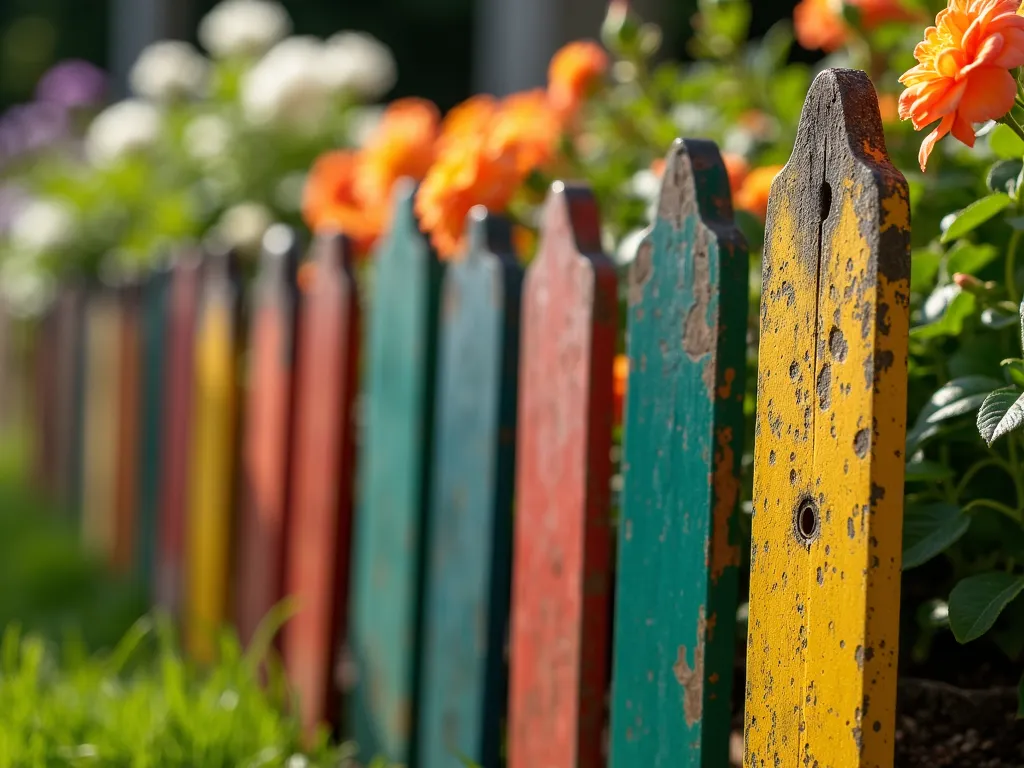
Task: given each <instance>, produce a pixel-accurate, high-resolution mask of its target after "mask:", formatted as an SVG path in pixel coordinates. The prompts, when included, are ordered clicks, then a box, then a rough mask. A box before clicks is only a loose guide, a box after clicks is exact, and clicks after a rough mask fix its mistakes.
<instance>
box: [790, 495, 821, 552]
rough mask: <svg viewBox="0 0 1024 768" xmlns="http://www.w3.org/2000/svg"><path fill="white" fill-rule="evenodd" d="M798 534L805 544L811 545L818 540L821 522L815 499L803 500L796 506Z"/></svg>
mask: <svg viewBox="0 0 1024 768" xmlns="http://www.w3.org/2000/svg"><path fill="white" fill-rule="evenodd" d="M794 522H795V524H796V526H795V527H796V533H797V536H799V537H800V538H801V539H802V540H803V541H804V542H805V543H808V544H809V543H810V542H812V541H814V540H815V539H816V538H818V528H819V526H820V520H819V515H818V505H817V504H816V503H815V502H814V499H811V498H803V499H801V500H800V503H799V504H797V506H796V519H795V520H794Z"/></svg>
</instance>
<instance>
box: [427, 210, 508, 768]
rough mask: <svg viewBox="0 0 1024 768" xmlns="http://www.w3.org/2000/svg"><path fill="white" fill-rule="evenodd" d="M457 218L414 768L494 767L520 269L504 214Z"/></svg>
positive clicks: (502, 686) (448, 282)
mask: <svg viewBox="0 0 1024 768" xmlns="http://www.w3.org/2000/svg"><path fill="white" fill-rule="evenodd" d="M468 227H469V233H470V237H469V246H468V249H467V252H466V254H465V256H464V257H463V258H462V259H461V260H459V261H458V262H457V263H455V264H454V265H453V266H451V267H450V268H449V269H448V271H447V273H446V275H445V280H444V289H443V291H442V296H441V319H440V328H439V331H438V380H437V382H438V383H437V417H436V418H437V423H436V426H435V438H436V439H435V442H434V450H433V452H432V454H433V461H434V469H433V483H434V495H433V501H432V504H431V507H430V521H429V529H430V539H429V543H428V547H427V582H426V586H427V597H426V603H425V604H426V609H425V610H426V614H425V616H424V631H423V646H424V650H423V654H424V656H423V665H422V681H423V682H422V685H423V688H422V691H423V693H422V704H421V709H420V712H421V717H420V724H419V763H418V765H419V766H420V767H421V768H451V766H454V765H456V764H457V762H456V759H457V756H459V755H462V756H465V757H467V758H469V759H471V760H473V761H474V762H475V763H476V764H478V765H482V766H497V765H498V761H499V758H500V747H501V717H502V714H503V712H504V709H505V696H506V688H507V686H506V683H505V680H506V670H505V654H504V651H505V632H506V627H507V623H508V601H509V582H510V579H511V562H510V559H511V535H512V486H513V483H514V476H515V467H514V462H515V425H516V383H517V374H518V361H519V349H518V347H519V298H520V290H521V287H522V281H523V270H522V267H521V266H520V264H519V262H518V260H517V259H516V256H515V253H514V252H513V249H512V243H511V230H510V227H509V224H508V221H507V220H505V219H501V218H498V217H493V216H491V217H489V216H487V214H486V212H485V211H484V209H483V208H479V209H476V210H474V211H473V212H472V213H471V215H470V220H469V224H468Z"/></svg>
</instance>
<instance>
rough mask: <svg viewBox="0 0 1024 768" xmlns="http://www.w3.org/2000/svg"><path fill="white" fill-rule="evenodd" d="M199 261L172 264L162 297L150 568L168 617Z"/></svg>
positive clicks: (177, 550) (177, 580)
mask: <svg viewBox="0 0 1024 768" xmlns="http://www.w3.org/2000/svg"><path fill="white" fill-rule="evenodd" d="M202 270H203V262H202V260H201V258H200V257H199V255H198V254H195V253H186V254H183V255H182V257H181V258H180V259H179V261H178V263H177V264H175V265H174V268H173V271H172V274H171V285H170V294H169V296H168V315H167V333H166V342H165V343H166V347H165V352H164V354H165V358H164V365H165V369H164V371H165V372H164V396H163V414H162V418H161V422H160V423H161V428H160V432H161V440H160V445H161V457H160V465H161V472H160V481H159V486H158V487H159V489H160V493H159V496H160V506H159V511H158V515H159V519H158V523H157V529H158V534H157V536H158V547H157V563H156V594H157V603H158V605H160V606H161V607H162V608H163V609H164V610H167V611H170V612H171V613H172V614H174V615H179V614H180V613H181V611H182V602H183V600H184V581H185V529H186V525H185V522H186V512H187V507H188V489H189V485H190V476H191V472H190V460H189V456H190V455H191V450H192V449H191V446H192V431H193V430H192V423H193V412H192V411H193V409H192V404H193V400H194V388H195V327H196V313H197V305H198V302H199V286H200V280H201V276H202Z"/></svg>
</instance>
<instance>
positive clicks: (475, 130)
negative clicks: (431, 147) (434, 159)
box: [437, 94, 498, 153]
mask: <svg viewBox="0 0 1024 768" xmlns="http://www.w3.org/2000/svg"><path fill="white" fill-rule="evenodd" d="M497 112H498V102H497V101H496V100H495V98H494V97H493V96H488V95H486V94H483V95H480V96H473V97H471V98H469V99H466V100H465V101H464V102H462V103H461V104H459V105H458V106H457V107H453V108H452V109H451V110H449V111H448V114H447V115H445V116H444V122H442V123H441V135H440V137H439V138H438V140H437V152H438V153H441V152H443V151H444V150H445V149H446V148H447V147H448V146H449V145H450V144H452V143H454V142H458V141H462V140H463V139H465V138H467V137H472V136H479V135H483V134H484V133H486V131H487V129H488V126H489V125H490V123H491V121H492V120H493V119H494V116H495V115H496V114H497Z"/></svg>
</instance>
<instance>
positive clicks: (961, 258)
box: [911, 241, 999, 275]
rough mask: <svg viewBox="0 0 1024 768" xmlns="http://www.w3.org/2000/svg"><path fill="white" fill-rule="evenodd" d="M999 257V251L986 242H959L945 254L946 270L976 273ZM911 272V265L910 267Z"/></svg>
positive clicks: (948, 271) (949, 271)
mask: <svg viewBox="0 0 1024 768" xmlns="http://www.w3.org/2000/svg"><path fill="white" fill-rule="evenodd" d="M998 257H999V251H998V249H996V247H995V246H993V245H989V244H988V243H971V242H967V241H963V242H959V243H957V244H956V245H954V246H953V247H952V248H950V250H949V252H948V253H947V254H946V272H947V273H949V274H951V275H952V274H955V273H956V272H963V273H964V274H967V275H974V274H977V273H978V272H979V271H980V270H982V269H984V268H985V267H987V266H988V265H989V264H991V263H992V262H993V261H995V260H996V259H997V258H998ZM911 274H913V267H911Z"/></svg>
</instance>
